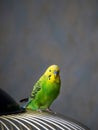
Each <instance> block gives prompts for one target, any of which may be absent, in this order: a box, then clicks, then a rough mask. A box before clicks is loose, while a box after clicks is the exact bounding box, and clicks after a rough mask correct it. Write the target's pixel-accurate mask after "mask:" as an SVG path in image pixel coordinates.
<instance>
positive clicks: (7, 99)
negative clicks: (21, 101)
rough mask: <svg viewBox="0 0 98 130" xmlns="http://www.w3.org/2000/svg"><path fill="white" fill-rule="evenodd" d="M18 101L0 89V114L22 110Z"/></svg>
mask: <svg viewBox="0 0 98 130" xmlns="http://www.w3.org/2000/svg"><path fill="white" fill-rule="evenodd" d="M22 111H23V109H22V108H20V106H19V105H18V103H16V101H15V100H14V99H13V98H12V97H11V96H10V95H8V94H7V93H6V92H5V91H3V90H2V89H0V115H6V114H11V113H17V112H22Z"/></svg>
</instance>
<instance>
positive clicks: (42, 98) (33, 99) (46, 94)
mask: <svg viewBox="0 0 98 130" xmlns="http://www.w3.org/2000/svg"><path fill="white" fill-rule="evenodd" d="M59 72H60V70H59V67H58V66H57V65H51V66H49V67H48V68H47V70H46V71H45V73H44V74H43V75H42V76H41V77H40V79H39V80H38V81H37V82H36V83H35V85H34V87H33V90H32V92H31V95H30V97H29V101H28V103H27V104H26V106H25V108H26V109H31V110H39V111H42V110H45V111H50V109H49V107H50V105H51V104H52V102H53V101H54V100H55V99H56V97H57V96H58V95H59V92H60V86H61V81H60V75H59Z"/></svg>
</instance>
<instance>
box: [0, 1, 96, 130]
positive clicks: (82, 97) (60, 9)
mask: <svg viewBox="0 0 98 130" xmlns="http://www.w3.org/2000/svg"><path fill="white" fill-rule="evenodd" d="M51 64H58V65H59V66H60V68H61V80H62V88H61V93H60V96H59V97H58V98H57V100H56V101H55V102H54V103H53V105H52V109H53V110H54V111H57V112H59V113H62V114H64V115H66V116H68V117H72V118H73V119H76V120H78V121H80V122H82V123H83V124H85V125H87V126H88V127H90V128H91V129H94V130H98V1H97V0H0V86H1V88H3V89H4V90H6V91H7V92H8V93H9V94H10V95H11V96H12V97H13V98H14V99H15V100H16V101H17V102H18V101H19V100H20V99H21V98H24V97H27V96H28V95H29V94H30V92H31V90H32V86H33V84H34V83H35V82H36V80H37V79H38V78H39V77H40V75H41V74H42V73H43V72H44V71H45V69H46V68H47V67H48V66H49V65H51Z"/></svg>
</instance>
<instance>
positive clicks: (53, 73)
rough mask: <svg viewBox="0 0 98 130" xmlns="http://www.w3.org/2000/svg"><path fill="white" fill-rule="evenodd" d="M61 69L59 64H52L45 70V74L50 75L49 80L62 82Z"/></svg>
mask: <svg viewBox="0 0 98 130" xmlns="http://www.w3.org/2000/svg"><path fill="white" fill-rule="evenodd" d="M59 73H60V69H59V67H58V66H57V65H51V66H49V67H48V69H47V70H46V71H45V73H44V74H45V75H46V76H47V77H48V80H49V82H60V75H59Z"/></svg>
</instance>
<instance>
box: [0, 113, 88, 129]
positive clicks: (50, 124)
mask: <svg viewBox="0 0 98 130" xmlns="http://www.w3.org/2000/svg"><path fill="white" fill-rule="evenodd" d="M0 129H1V130H11V129H13V130H89V129H88V128H87V127H86V126H84V125H82V124H80V123H78V122H76V121H74V120H73V119H70V118H66V117H62V116H61V115H58V114H50V113H46V112H33V111H27V112H24V113H21V114H20V113H19V114H12V115H2V116H0Z"/></svg>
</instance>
